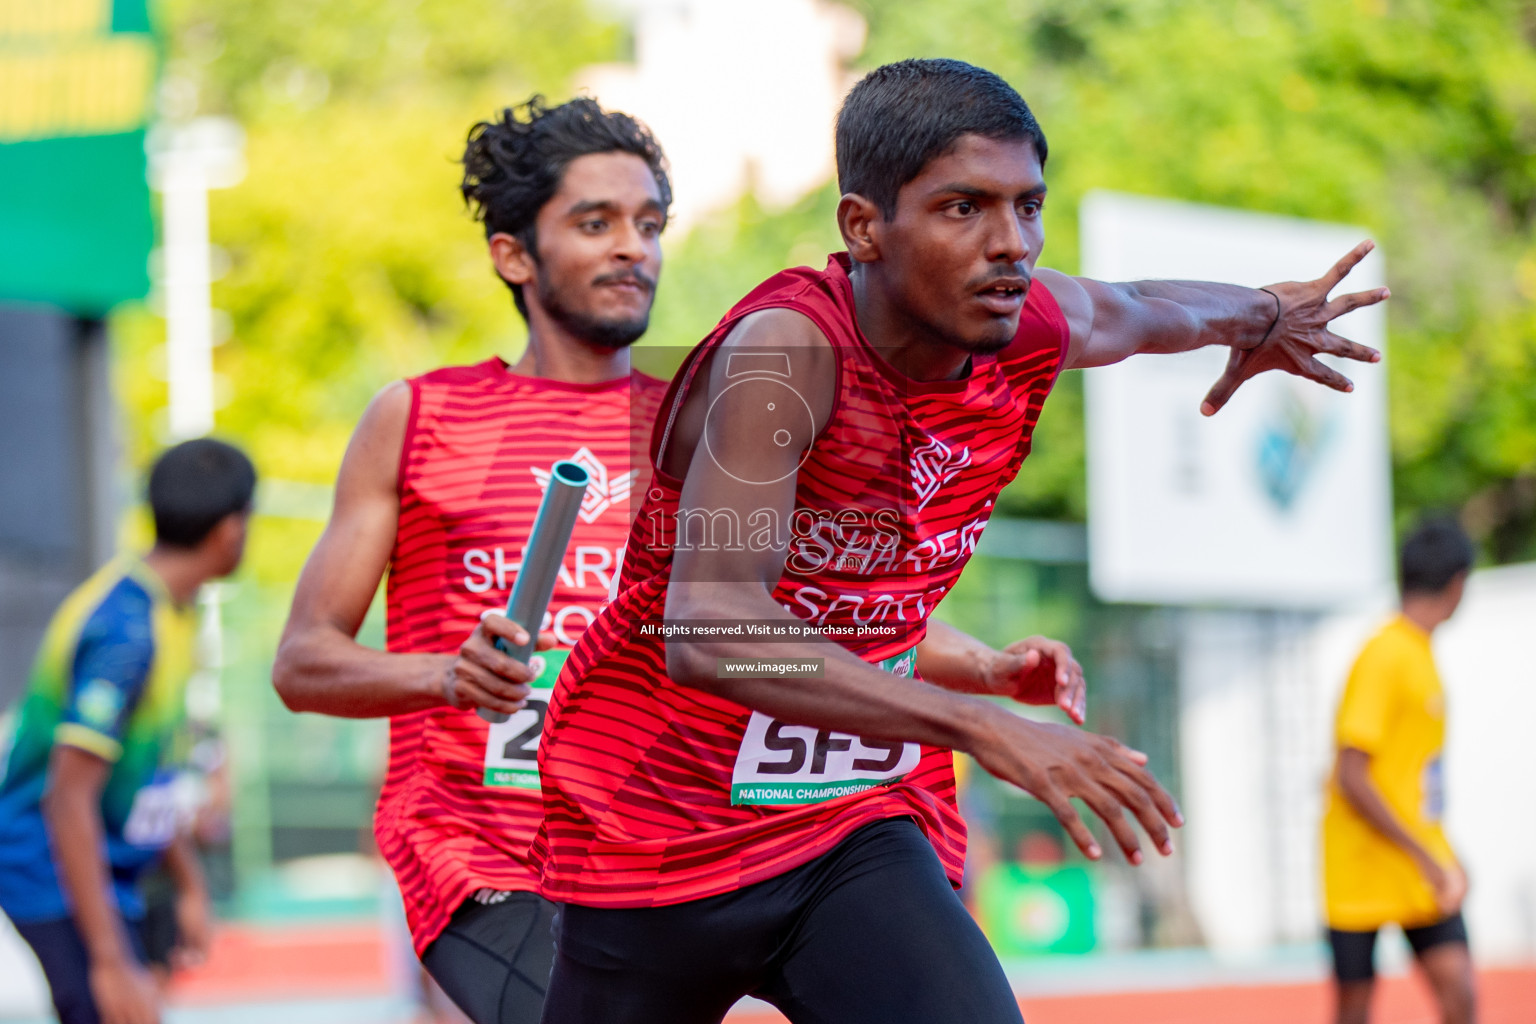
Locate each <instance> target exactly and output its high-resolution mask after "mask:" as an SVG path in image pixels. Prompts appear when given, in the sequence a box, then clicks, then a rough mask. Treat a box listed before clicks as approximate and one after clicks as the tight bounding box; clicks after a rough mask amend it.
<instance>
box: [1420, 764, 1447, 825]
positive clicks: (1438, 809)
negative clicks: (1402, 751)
mask: <svg viewBox="0 0 1536 1024" xmlns="http://www.w3.org/2000/svg"><path fill="white" fill-rule="evenodd" d="M1423 782H1424V820H1425V821H1439V820H1440V818H1441V817H1442V816H1443V815H1444V814H1445V770H1444V768H1442V767H1441V762H1440V759H1439V758H1438V757H1436V758H1432V759H1430V761H1429V763H1428V764H1426V765H1425V766H1424V779H1423Z"/></svg>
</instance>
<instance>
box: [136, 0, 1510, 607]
mask: <svg viewBox="0 0 1536 1024" xmlns="http://www.w3.org/2000/svg"><path fill="white" fill-rule="evenodd" d="M851 6H854V7H855V8H856V9H857V10H858V11H859V12H860V13H861V14H862V15H863V16H864V17H865V18H866V19H867V21H868V24H869V35H868V41H867V45H866V49H865V52H864V54H863V56H862V57H861V58H860V60H859V64H860V66H874V65H876V64H879V63H882V62H884V61H887V60H893V59H898V58H901V57H909V56H939V55H943V56H953V57H958V58H962V59H965V60H970V61H973V62H975V63H978V64H981V65H983V66H985V67H989V68H992V69H994V70H996V71H998V72H999V73H1001V74H1003V75H1004V76H1005V77H1007V78H1008V79H1009V80H1010V81H1012V82H1013V83H1014V84H1015V85H1016V86H1018V87H1019V89H1020V91H1021V92H1022V93H1023V94H1024V95H1025V97H1026V98H1027V99H1028V100H1029V101H1030V103H1031V105H1032V106H1033V107H1034V109H1035V110H1036V113H1037V114H1038V115H1039V117H1040V120H1041V122H1042V124H1043V125H1044V127H1045V129H1046V131H1047V133H1048V136H1049V138H1050V140H1051V158H1050V161H1049V166H1048V178H1049V180H1050V181H1051V183H1052V192H1051V201H1050V203H1049V205H1048V208H1047V228H1048V239H1049V244H1048V246H1047V248H1046V252H1045V258H1044V261H1045V262H1046V263H1048V264H1050V265H1052V266H1055V267H1058V268H1060V269H1063V270H1066V271H1068V272H1072V271H1075V270H1076V269H1077V261H1078V247H1077V223H1076V220H1077V209H1078V204H1079V201H1080V199H1081V197H1082V195H1083V194H1084V192H1086V191H1087V190H1089V189H1093V188H1110V189H1117V190H1121V191H1129V192H1137V193H1144V194H1150V195H1163V196H1170V197H1174V198H1180V199H1187V200H1193V201H1199V202H1208V203H1216V204H1222V205H1229V206H1240V207H1245V208H1248V209H1253V210H1261V211H1268V212H1274V213H1282V214H1293V215H1296V216H1302V217H1310V218H1317V219H1324V220H1333V221H1342V222H1347V223H1354V224H1360V225H1362V226H1364V227H1366V228H1367V229H1369V230H1370V231H1371V232H1373V233H1374V235H1375V237H1377V238H1378V239H1379V240H1380V242H1381V243H1382V245H1383V246H1384V248H1385V252H1386V255H1387V259H1388V273H1389V277H1390V282H1391V284H1392V287H1393V296H1394V297H1393V300H1392V303H1391V305H1390V310H1389V324H1390V328H1389V329H1390V338H1391V342H1390V351H1389V363H1390V380H1391V410H1392V423H1391V429H1392V444H1393V456H1394V463H1395V465H1394V469H1395V484H1396V501H1397V508H1398V511H1399V518H1400V521H1407V520H1408V519H1410V518H1412V517H1413V516H1415V515H1416V514H1418V513H1419V512H1420V511H1421V510H1427V509H1445V508H1450V509H1455V510H1459V511H1460V512H1461V513H1462V515H1463V517H1464V519H1465V520H1466V521H1467V523H1468V524H1469V526H1471V527H1472V528H1473V529H1474V530H1475V531H1476V532H1477V534H1478V535H1479V537H1480V539H1481V540H1482V541H1483V542H1484V547H1485V552H1486V554H1487V556H1488V557H1489V558H1490V559H1491V560H1493V561H1497V562H1503V561H1513V560H1520V559H1529V558H1533V557H1536V388H1532V387H1531V386H1530V383H1529V382H1530V381H1531V380H1532V379H1536V235H1533V222H1536V3H1533V2H1532V0H1481V2H1476V0H1440V2H1429V0H1353V2H1339V0H1239V2H1232V0H1179V2H1173V0H1135V2H1128V0H1127V2H1115V0H855V2H853V3H852V4H851ZM161 17H162V21H163V24H164V28H165V31H166V34H167V37H168V41H169V42H168V51H169V53H168V65H167V76H166V83H165V87H164V90H163V96H162V108H163V112H164V114H165V116H166V117H168V118H171V119H177V118H185V117H189V116H192V115H193V114H206V113H216V114H224V115H229V116H233V117H235V118H237V119H238V120H239V121H240V122H241V123H242V124H243V126H244V127H245V129H246V131H247V133H248V142H247V160H248V165H249V171H248V175H247V177H246V180H245V182H244V183H243V184H242V185H240V186H239V187H237V188H234V189H231V190H228V191H224V192H218V193H214V195H213V200H212V201H213V226H212V231H213V235H214V240H215V242H216V244H217V245H218V246H220V247H221V249H222V252H223V254H224V257H225V259H224V260H223V263H224V267H223V271H224V272H223V276H222V278H221V279H220V280H219V281H218V283H217V284H216V286H215V304H216V305H217V306H219V307H220V308H221V309H223V310H224V311H226V312H227V314H228V318H229V319H228V327H229V331H228V333H229V340H228V341H227V343H225V344H223V345H222V346H221V347H220V348H219V349H218V350H217V355H216V360H217V368H218V371H219V373H220V375H221V379H222V381H223V382H224V383H223V385H222V386H223V387H224V388H225V394H224V396H223V398H224V402H223V405H222V407H221V408H220V410H219V412H218V423H219V429H220V431H221V432H222V433H224V434H226V435H229V436H232V437H234V438H236V439H239V440H241V441H243V442H245V443H247V444H249V445H250V446H251V448H252V449H253V450H254V452H255V453H256V456H257V459H258V462H259V463H260V465H261V467H262V470H263V472H264V473H265V474H266V476H268V477H269V478H274V479H281V480H287V481H297V482H301V483H309V484H312V485H317V486H325V485H328V484H329V483H330V482H331V481H332V480H333V479H334V474H335V470H336V466H337V464H338V462H339V459H340V456H341V452H342V450H343V448H344V445H345V441H346V437H347V435H348V434H349V432H350V430H351V428H352V426H353V424H354V423H355V421H356V419H357V416H358V415H359V413H360V412H361V410H362V408H363V406H364V404H365V403H366V402H367V400H368V398H369V397H370V396H371V395H372V394H373V393H374V392H375V391H376V390H377V389H378V388H379V387H381V386H382V385H383V384H385V383H386V382H388V381H389V380H391V379H393V378H396V377H399V376H402V375H406V374H410V373H415V372H420V371H421V370H424V369H426V368H428V367H430V366H433V365H437V364H440V363H443V362H447V361H471V360H476V359H480V358H484V357H485V356H487V355H489V354H491V353H500V354H501V355H503V356H505V357H507V358H515V357H516V355H517V354H518V352H519V351H520V349H521V345H522V342H521V333H522V325H521V322H520V321H519V320H518V318H517V317H516V315H515V313H514V312H513V310H512V307H511V303H510V302H509V301H508V297H507V294H506V292H505V291H504V290H503V289H502V288H501V287H500V286H499V285H498V283H497V282H496V281H495V279H494V278H493V276H492V272H491V270H490V268H489V265H488V263H487V261H486V258H485V255H484V245H483V241H482V236H481V233H480V230H479V228H478V226H477V225H475V224H474V223H473V222H472V221H471V220H470V218H469V217H468V215H467V214H466V212H465V211H464V208H463V205H462V203H461V202H460V200H459V197H458V193H457V190H456V185H457V181H458V168H457V165H456V162H455V161H456V159H457V157H458V155H459V152H460V150H461V145H462V140H463V137H464V134H465V132H466V131H467V129H468V127H469V125H470V124H471V123H472V122H473V121H475V120H477V119H479V118H482V117H485V116H488V115H490V114H491V113H492V112H493V111H495V110H496V109H497V108H498V107H500V106H503V105H506V104H507V103H511V102H516V101H519V100H521V99H523V98H525V97H526V96H527V95H528V94H529V93H530V92H532V91H534V90H535V89H538V90H543V91H545V92H547V93H548V94H549V95H551V96H552V97H554V98H563V97H564V96H566V95H567V94H568V92H569V90H570V82H571V81H572V76H573V74H574V73H575V72H576V71H577V70H578V69H580V68H582V67H584V66H587V65H590V64H593V63H597V62H603V61H613V60H621V59H624V58H625V57H626V56H627V55H628V53H629V50H630V49H631V48H632V43H631V41H630V39H629V37H628V34H627V30H626V29H625V28H624V26H623V24H622V23H621V21H622V19H621V18H619V16H618V15H617V14H616V13H614V12H613V11H611V10H609V9H607V8H603V7H588V6H584V5H582V4H580V3H575V2H570V0H326V2H320V0H166V2H165V3H164V4H163V6H162V8H161ZM599 98H601V97H599ZM636 113H638V114H640V115H641V116H642V117H643V116H644V113H645V112H644V111H643V110H642V111H636ZM662 142H663V144H664V145H665V142H666V140H665V139H663V140H662ZM835 203H836V192H835V187H834V186H833V185H832V184H830V183H829V184H828V185H827V186H826V187H825V188H823V189H822V190H821V191H819V192H816V193H814V194H812V195H810V196H808V197H806V198H805V199H803V200H802V201H800V202H799V203H797V204H796V205H794V206H793V207H791V208H789V209H765V208H764V207H763V206H761V205H760V204H759V203H758V202H757V201H756V200H754V199H753V198H751V197H750V196H749V197H748V198H746V199H743V200H742V201H741V202H740V203H739V204H737V205H736V206H735V207H734V208H733V209H727V210H723V211H721V212H720V213H719V214H718V215H717V216H714V217H711V218H708V219H707V220H706V222H705V223H703V224H702V225H701V226H700V227H698V228H696V229H695V230H693V231H692V232H691V233H689V234H688V235H687V236H683V237H671V238H669V239H668V266H667V269H666V272H665V277H664V280H663V284H662V289H661V292H660V299H659V302H658V307H657V314H656V318H655V321H654V326H653V329H652V331H651V333H650V334H649V335H648V336H647V338H646V341H645V344H654V345H667V346H687V345H691V344H692V343H693V342H694V341H696V340H697V339H698V338H699V337H701V336H702V335H703V333H704V332H705V331H706V330H707V329H708V328H709V327H710V326H711V325H712V324H713V323H714V322H715V320H716V319H718V317H719V316H720V315H721V314H722V313H723V312H724V311H725V310H726V309H727V308H728V307H729V305H730V304H731V302H733V301H734V300H735V299H737V298H739V297H740V296H741V295H742V294H744V293H745V291H746V290H748V289H749V288H750V287H751V286H752V285H754V284H756V283H757V282H758V281H760V280H761V279H762V278H763V277H765V276H767V275H768V274H769V273H772V272H773V271H774V270H776V269H778V268H780V267H781V266H784V265H785V264H786V263H802V262H804V263H817V264H819V263H820V261H821V259H822V258H824V255H825V253H826V252H828V251H830V250H831V249H833V248H836V247H837V233H836V229H835V225H834V224H833V222H832V211H833V209H834V207H835ZM116 326H117V330H118V337H119V339H120V352H121V355H120V359H119V364H118V365H119V379H120V381H121V384H122V392H121V393H123V394H124V395H126V396H127V398H126V400H127V402H128V405H129V412H130V420H131V423H132V425H133V442H132V455H133V458H134V461H135V464H137V465H142V464H143V463H144V462H145V460H146V459H147V458H148V456H149V454H150V452H151V450H152V449H153V448H154V446H155V445H156V443H157V440H158V437H159V433H160V431H161V429H162V427H163V411H162V410H163V406H164V401H165V398H164V384H163V372H161V373H159V374H156V373H154V372H152V371H153V370H154V369H155V368H156V366H157V361H158V360H161V359H162V358H163V357H162V356H161V354H160V346H161V344H162V342H163V326H162V324H161V322H160V321H159V319H158V318H157V317H155V316H153V315H151V314H150V313H149V312H148V311H146V310H143V309H138V310H134V309H129V310H126V311H124V312H122V313H121V314H120V315H119V316H118V318H117V325H116ZM317 493H318V492H317ZM1003 509H1004V511H1005V512H1007V513H1011V514H1015V515H1027V516H1032V517H1039V518H1058V519H1069V520H1082V519H1083V518H1085V516H1086V497H1085V490H1084V482H1083V436H1082V401H1081V386H1080V383H1079V381H1078V379H1077V378H1076V375H1069V376H1068V377H1067V378H1065V379H1064V380H1063V382H1062V384H1061V386H1060V388H1059V390H1058V394H1057V395H1056V396H1055V397H1054V398H1053V401H1052V402H1051V403H1050V404H1048V406H1047V410H1046V414H1045V416H1044V418H1043V419H1042V422H1041V424H1040V427H1039V432H1038V435H1037V442H1036V445H1035V451H1034V455H1033V456H1032V458H1031V462H1030V469H1029V471H1028V472H1026V473H1024V474H1023V475H1022V477H1021V479H1020V480H1019V482H1018V483H1016V484H1015V486H1014V487H1013V488H1012V489H1010V491H1009V493H1008V494H1007V495H1006V500H1005V502H1004V505H1003ZM319 511H320V512H322V513H323V502H322V503H321V507H320V509H319ZM317 525H318V524H316V523H314V522H301V521H298V520H294V521H289V522H287V523H286V524H285V523H282V522H274V523H272V524H270V525H269V526H266V527H264V529H263V530H262V531H259V532H258V533H257V535H256V544H257V548H256V552H255V553H256V557H255V558H254V559H253V568H252V570H251V571H252V572H253V573H255V574H256V575H257V576H258V578H260V579H263V580H264V581H267V582H272V583H278V582H287V581H289V580H291V579H292V578H293V576H294V575H295V573H296V570H297V568H298V565H299V563H300V561H301V560H302V558H303V556H304V554H305V552H306V551H307V548H308V545H309V541H310V540H311V539H312V538H313V536H314V533H315V531H316V529H317Z"/></svg>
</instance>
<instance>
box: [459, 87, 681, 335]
mask: <svg viewBox="0 0 1536 1024" xmlns="http://www.w3.org/2000/svg"><path fill="white" fill-rule="evenodd" d="M611 152H620V153H633V154H634V155H635V156H637V157H639V158H640V159H642V160H644V161H645V164H646V166H647V167H649V168H650V169H651V174H652V175H653V176H654V177H655V178H656V187H657V189H658V190H659V191H660V193H661V208H662V212H663V214H665V212H666V210H667V209H668V208H669V207H671V205H672V184H671V181H670V180H669V179H668V177H667V158H666V156H665V155H664V154H663V153H662V151H661V146H660V145H659V144H657V142H656V139H655V137H654V136H652V135H651V132H650V129H649V128H647V127H646V126H645V125H643V124H641V123H640V122H639V121H637V120H635V119H634V118H633V117H630V116H629V115H628V114H622V113H619V112H618V111H608V110H604V109H603V108H602V107H600V106H598V104H597V101H596V100H593V99H590V98H588V97H585V96H583V97H578V98H577V99H574V100H571V101H570V102H569V103H562V104H561V105H560V106H558V107H550V106H548V105H546V103H545V100H544V97H543V96H541V95H534V96H532V97H530V98H529V99H528V101H527V102H526V103H521V104H519V105H517V106H515V107H507V108H505V109H504V110H502V111H501V113H500V114H499V115H498V116H497V117H496V119H495V120H491V121H481V122H480V123H478V124H476V125H475V126H474V127H473V128H471V129H470V130H469V140H468V142H467V143H466V144H465V146H464V160H463V163H464V181H463V183H462V184H460V186H459V191H461V192H462V193H464V202H465V205H467V206H469V207H471V209H472V210H473V212H474V216H475V219H476V220H479V221H482V222H484V224H485V236H486V237H487V238H489V237H490V236H492V235H494V234H498V233H501V232H505V233H506V234H509V235H511V236H512V237H514V238H516V239H517V240H518V241H519V242H521V243H522V244H523V246H524V247H525V248H526V249H527V250H528V251H529V252H530V253H532V254H533V255H534V258H535V259H537V258H538V237H537V235H536V234H535V231H534V222H535V220H536V219H537V218H538V215H539V210H541V209H542V208H543V207H544V204H545V203H547V202H549V200H550V198H551V197H552V196H553V195H554V194H555V193H556V192H557V191H558V190H559V188H560V181H561V179H562V178H563V177H564V176H565V169H566V168H567V167H569V166H570V164H571V162H572V161H573V160H575V159H577V158H578V157H583V156H588V155H590V154H593V153H611ZM507 287H508V288H511V289H512V301H513V302H514V303H516V304H517V310H518V312H519V313H521V314H522V315H523V318H524V319H527V317H528V307H527V306H526V305H525V304H524V302H523V289H522V287H521V286H520V285H515V284H512V283H511V282H508V283H507Z"/></svg>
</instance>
